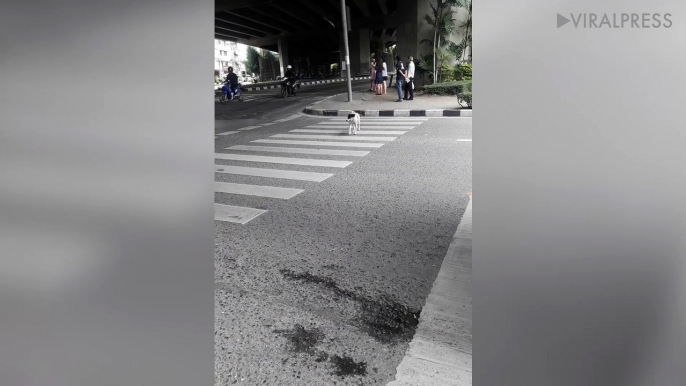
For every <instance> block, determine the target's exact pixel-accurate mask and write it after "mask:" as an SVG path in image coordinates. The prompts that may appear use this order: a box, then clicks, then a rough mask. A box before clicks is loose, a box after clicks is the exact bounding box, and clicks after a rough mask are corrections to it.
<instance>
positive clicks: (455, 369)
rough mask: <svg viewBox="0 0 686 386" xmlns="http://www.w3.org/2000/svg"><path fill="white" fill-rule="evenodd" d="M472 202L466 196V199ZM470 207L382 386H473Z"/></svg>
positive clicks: (470, 205)
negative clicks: (401, 354)
mask: <svg viewBox="0 0 686 386" xmlns="http://www.w3.org/2000/svg"><path fill="white" fill-rule="evenodd" d="M470 196H471V194H470ZM471 283H472V202H471V200H470V202H469V205H467V209H466V210H465V212H464V214H463V215H462V220H461V221H460V225H459V226H458V227H457V231H456V232H455V235H454V236H453V241H452V243H451V244H450V247H449V248H448V253H447V254H446V256H445V259H444V260H443V265H442V266H441V270H440V271H439V272H438V277H437V278H436V281H435V282H434V285H433V288H432V289H431V294H430V295H429V297H428V299H427V300H426V304H425V305H424V308H423V309H422V313H421V317H420V320H419V326H418V327H417V332H416V333H415V335H414V338H413V339H412V342H410V348H409V349H408V350H407V354H406V355H405V358H403V360H402V362H400V365H398V369H397V371H398V373H397V375H396V376H395V381H393V382H390V383H389V384H388V385H387V386H467V385H471V384H472V291H471Z"/></svg>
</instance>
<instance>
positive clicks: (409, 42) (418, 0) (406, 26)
mask: <svg viewBox="0 0 686 386" xmlns="http://www.w3.org/2000/svg"><path fill="white" fill-rule="evenodd" d="M428 4H429V1H428V0H398V8H400V9H403V13H401V14H399V16H400V17H399V20H398V26H397V31H396V33H395V34H396V35H395V36H396V41H397V43H396V52H397V53H398V55H399V56H400V57H401V58H402V60H403V62H404V63H405V67H407V60H408V58H409V57H410V56H413V57H414V58H415V59H417V58H419V57H420V56H421V55H420V53H421V47H420V44H419V42H420V41H421V40H422V39H425V38H426V37H424V36H422V37H421V38H420V36H419V33H418V32H419V29H420V28H423V25H424V24H426V22H425V21H424V15H425V13H426V12H424V13H422V12H420V8H421V7H422V6H426V8H427V9H428V10H429V11H430V10H431V9H430V7H429V5H428ZM429 28H430V27H429ZM394 60H395V59H394ZM415 62H416V60H415ZM418 72H419V71H418V70H417V69H416V67H415V84H416V85H422V84H423V83H422V79H421V77H419V76H417V75H418Z"/></svg>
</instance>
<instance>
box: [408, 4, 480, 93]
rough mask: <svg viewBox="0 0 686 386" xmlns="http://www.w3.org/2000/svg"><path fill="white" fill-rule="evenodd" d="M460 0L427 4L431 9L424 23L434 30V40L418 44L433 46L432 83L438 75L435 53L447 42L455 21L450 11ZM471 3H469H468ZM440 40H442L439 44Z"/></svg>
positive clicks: (424, 40) (425, 40)
mask: <svg viewBox="0 0 686 386" xmlns="http://www.w3.org/2000/svg"><path fill="white" fill-rule="evenodd" d="M459 1H460V0H436V6H435V7H434V5H433V4H431V3H430V2H429V6H430V7H431V14H430V15H424V21H426V23H427V24H429V25H430V26H432V27H433V28H434V39H433V41H432V40H429V39H422V41H421V42H420V43H430V44H431V45H433V61H434V65H433V73H434V83H436V79H437V77H436V74H437V73H438V72H437V71H438V69H440V67H438V69H437V64H436V61H437V60H436V52H437V50H439V49H440V48H441V47H442V46H443V45H445V42H446V40H447V37H448V36H450V34H451V33H452V32H453V30H454V23H455V19H453V13H452V10H451V9H450V8H451V7H453V6H458V4H459ZM470 3H471V1H470ZM441 40H443V41H442V42H441Z"/></svg>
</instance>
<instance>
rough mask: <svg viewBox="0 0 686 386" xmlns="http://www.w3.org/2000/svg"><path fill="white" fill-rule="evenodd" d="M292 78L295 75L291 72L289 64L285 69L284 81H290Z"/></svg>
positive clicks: (291, 68)
mask: <svg viewBox="0 0 686 386" xmlns="http://www.w3.org/2000/svg"><path fill="white" fill-rule="evenodd" d="M294 77H295V73H294V72H293V67H291V65H290V64H289V65H288V66H287V67H286V73H285V74H284V78H286V79H291V78H294Z"/></svg>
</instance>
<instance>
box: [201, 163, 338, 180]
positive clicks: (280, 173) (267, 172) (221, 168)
mask: <svg viewBox="0 0 686 386" xmlns="http://www.w3.org/2000/svg"><path fill="white" fill-rule="evenodd" d="M214 172H215V173H225V174H239V175H243V176H253V177H270V178H282V179H285V180H300V181H315V182H322V181H324V180H325V179H327V178H329V177H331V176H333V174H330V173H314V172H298V171H294V170H278V169H263V168H247V167H243V166H230V165H214Z"/></svg>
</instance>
